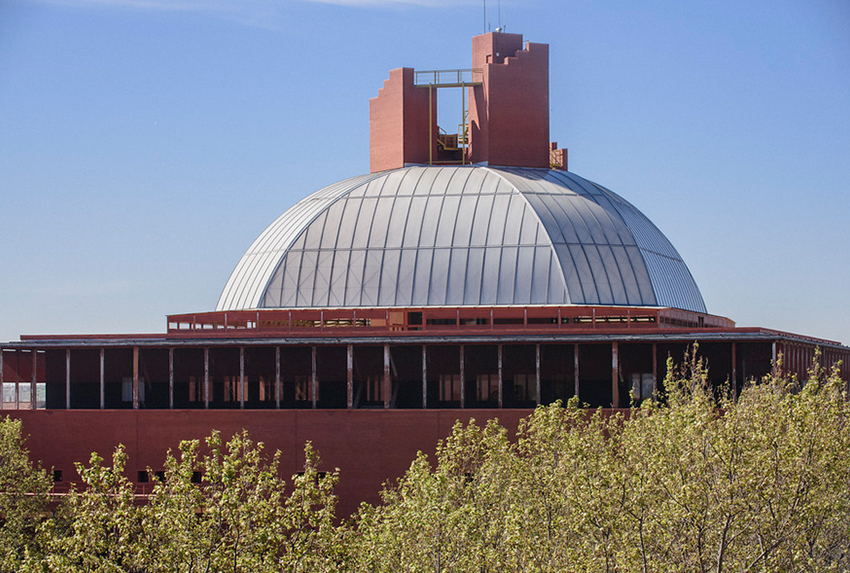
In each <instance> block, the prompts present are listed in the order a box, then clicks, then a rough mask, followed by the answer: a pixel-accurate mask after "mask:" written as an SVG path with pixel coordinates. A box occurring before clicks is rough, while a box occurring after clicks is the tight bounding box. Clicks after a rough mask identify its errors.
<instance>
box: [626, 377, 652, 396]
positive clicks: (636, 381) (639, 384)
mask: <svg viewBox="0 0 850 573" xmlns="http://www.w3.org/2000/svg"><path fill="white" fill-rule="evenodd" d="M654 391H655V376H653V375H652V374H651V373H650V374H640V373H634V374H632V390H631V394H632V399H633V400H635V401H636V402H642V401H643V400H652V399H653V393H654Z"/></svg>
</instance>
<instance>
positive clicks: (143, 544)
mask: <svg viewBox="0 0 850 573" xmlns="http://www.w3.org/2000/svg"><path fill="white" fill-rule="evenodd" d="M668 372H669V373H668V375H667V377H666V379H665V381H664V395H663V396H662V397H661V398H662V399H661V400H659V401H657V402H652V401H647V402H645V403H644V404H642V405H641V407H640V408H635V409H633V410H632V411H630V412H629V413H628V414H627V415H623V414H615V415H609V414H608V413H606V412H603V411H602V410H597V411H589V410H584V409H581V408H579V407H578V404H577V402H576V401H571V402H570V403H568V404H567V405H565V406H564V405H562V404H560V403H556V404H552V405H550V406H545V407H539V408H537V410H535V412H534V413H533V414H532V415H531V416H529V417H528V418H527V419H526V420H523V421H522V422H521V424H520V427H519V430H518V433H517V436H516V438H515V439H510V437H509V436H508V433H507V431H506V430H505V429H504V428H503V427H501V426H500V425H499V424H498V422H497V421H496V420H491V421H489V422H488V423H487V424H486V425H484V426H479V425H478V424H476V423H475V421H474V420H473V421H471V422H470V423H469V424H467V425H463V424H460V423H458V424H456V425H455V426H454V428H453V431H452V433H451V435H450V436H449V437H448V438H446V439H445V440H443V441H442V442H440V443H439V444H438V446H437V451H436V456H435V457H434V459H433V460H432V459H429V458H428V457H427V456H426V455H425V454H422V453H420V454H419V455H418V456H417V457H416V459H415V460H414V461H413V463H412V464H411V466H410V468H409V469H408V471H407V473H406V474H405V475H404V476H403V477H402V478H401V479H399V480H398V481H397V482H396V483H394V484H386V486H385V488H384V491H383V492H382V496H383V501H382V503H381V504H379V505H377V506H370V505H367V504H364V505H362V506H361V508H360V510H359V511H358V513H357V514H356V515H355V516H354V518H353V519H352V521H351V522H349V523H344V524H338V523H337V522H336V521H335V516H334V511H335V507H336V497H335V495H334V493H333V491H334V487H335V485H336V483H337V480H338V474H337V472H333V473H331V474H328V475H324V474H323V473H321V472H319V471H318V467H319V459H318V456H317V454H316V453H315V452H314V451H313V449H312V447H311V446H310V444H309V443H308V444H307V446H306V448H305V452H304V457H305V465H304V472H303V473H299V474H298V475H295V476H292V480H291V482H287V481H286V480H284V479H281V477H280V476H279V461H280V454H279V453H275V454H274V455H272V456H268V455H266V454H265V452H264V448H263V444H262V443H255V442H253V441H252V440H251V439H250V437H249V436H248V434H247V433H246V432H244V431H243V432H241V433H239V434H236V435H235V436H233V437H232V438H231V440H230V441H229V442H227V443H224V442H223V440H222V438H221V436H220V435H219V434H218V433H217V432H214V433H213V434H212V435H210V436H209V437H208V438H207V439H206V441H205V443H204V444H203V445H202V444H201V443H200V442H198V441H187V442H183V443H182V444H180V448H179V452H177V453H176V454H172V453H169V455H168V457H167V459H166V462H165V475H164V478H163V479H158V478H157V479H155V484H154V488H153V492H152V494H151V495H150V498H149V499H148V501H147V503H139V502H138V499H137V498H135V496H134V490H133V484H132V483H130V482H129V481H128V480H127V479H126V477H124V467H125V462H126V454H125V453H124V450H123V448H120V447H119V448H118V450H116V452H115V453H114V455H113V458H112V464H111V466H109V467H107V466H104V460H103V459H101V458H100V457H99V456H97V455H92V458H91V460H90V462H89V464H88V465H87V466H82V465H79V466H78V471H79V473H80V478H81V484H80V488H79V489H76V490H72V491H71V492H70V493H69V495H68V496H67V497H66V499H65V500H64V501H63V503H62V504H61V507H60V508H59V511H58V512H57V515H56V517H55V518H54V519H45V520H44V521H43V522H42V523H41V524H40V525H39V526H38V527H36V523H37V521H38V516H39V515H40V513H41V512H43V508H44V505H43V504H44V499H45V494H46V493H47V491H48V489H49V487H50V484H49V481H48V480H47V478H46V475H45V472H44V471H43V470H40V469H33V468H32V467H31V466H30V464H29V462H28V460H27V456H26V451H25V450H23V448H22V447H21V438H20V424H19V423H18V422H10V421H9V420H5V421H3V420H0V431H2V434H0V439H2V442H0V447H2V450H0V454H2V455H0V485H2V486H3V489H2V491H3V492H4V497H2V498H0V502H2V504H3V505H2V506H0V510H2V512H3V515H5V516H6V517H7V520H6V521H5V522H4V524H3V525H2V527H0V536H2V541H3V543H2V545H0V551H2V559H3V562H2V570H3V571H27V570H29V571H59V572H65V571H67V572H77V571H91V572H110V571H128V572H135V571H138V572H141V571H144V572H150V573H155V572H166V571H168V572H172V571H174V572H185V573H194V572H201V571H204V572H206V571H233V572H242V571H245V572H247V571H250V572H252V573H254V572H259V573H263V572H267V571H268V572H271V571H375V572H381V571H423V572H424V571H434V572H445V571H482V572H484V571H606V572H632V571H640V572H650V571H651V572H668V571H670V572H673V571H676V572H679V571H681V572H685V571H687V572H692V571H696V572H705V573H707V572H709V571H712V572H715V573H720V572H722V571H724V570H725V571H735V572H738V571H759V572H784V571H810V572H839V571H847V570H848V569H850V490H848V488H847V484H848V483H850V431H848V430H850V428H848V423H850V402H848V395H847V388H846V385H845V383H844V382H843V381H842V380H840V379H839V377H838V373H837V371H832V372H824V371H823V370H822V369H821V368H820V367H819V366H818V365H817V364H815V365H814V366H813V368H812V371H811V372H810V375H809V377H808V379H807V380H805V381H798V380H793V379H792V380H788V379H786V378H783V377H782V376H781V375H780V374H779V373H778V371H777V373H774V374H773V375H771V376H768V377H766V378H765V379H764V380H761V381H760V382H759V383H752V384H749V385H748V386H747V387H745V388H744V389H743V391H742V393H741V395H740V396H739V397H737V398H733V397H732V396H730V395H729V393H728V392H727V391H725V390H723V389H720V390H719V391H718V389H716V388H712V387H711V385H710V383H709V381H708V376H707V372H706V370H705V368H704V366H703V364H701V363H700V362H699V361H698V360H696V358H695V357H692V359H691V360H689V361H688V363H687V364H686V365H685V367H684V368H680V369H675V368H673V367H672V364H670V367H669V368H668ZM28 492H33V493H35V495H27V493H28Z"/></svg>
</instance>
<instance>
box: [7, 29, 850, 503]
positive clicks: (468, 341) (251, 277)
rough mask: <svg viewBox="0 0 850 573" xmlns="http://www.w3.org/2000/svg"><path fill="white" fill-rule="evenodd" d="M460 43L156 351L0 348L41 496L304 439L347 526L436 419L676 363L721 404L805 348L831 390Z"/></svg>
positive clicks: (486, 58)
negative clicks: (349, 168) (729, 392)
mask: <svg viewBox="0 0 850 573" xmlns="http://www.w3.org/2000/svg"><path fill="white" fill-rule="evenodd" d="M472 44H473V45H472V67H471V68H470V69H463V70H438V71H427V72H421V71H415V70H412V69H409V68H402V69H398V70H393V71H391V72H390V77H389V79H388V80H386V81H385V82H384V86H383V88H381V89H380V90H379V91H378V96H377V97H376V98H373V99H372V100H371V101H370V129H371V134H370V144H371V172H370V173H369V174H367V175H362V176H358V177H354V178H351V179H347V180H345V181H341V182H338V183H334V184H332V185H329V186H328V187H325V188H324V189H321V190H319V191H317V192H316V193H314V194H312V195H310V196H309V197H306V198H305V199H303V200H302V201H300V202H299V203H297V204H296V205H294V206H293V207H292V208H291V209H289V210H288V211H286V212H285V213H284V214H283V215H281V216H280V217H279V218H278V219H277V220H276V221H275V222H273V223H272V224H271V225H270V226H269V227H268V228H267V229H266V230H265V231H263V233H261V234H260V236H259V237H258V238H257V240H256V241H255V242H254V243H253V244H252V245H251V246H250V247H249V248H248V250H247V251H246V253H245V254H244V255H243V257H242V259H241V260H240V261H239V262H238V264H237V266H236V268H235V270H234V271H233V273H232V275H231V277H230V278H229V280H228V282H227V284H226V285H225V287H224V290H223V292H222V295H221V298H220V300H219V302H218V305H217V307H216V310H215V311H211V312H208V313H201V314H186V315H174V316H169V317H168V326H167V329H166V332H165V333H164V334H142V335H102V336H22V337H21V340H20V341H19V342H8V343H2V344H0V361H2V363H1V364H0V376H2V379H0V383H2V387H3V402H2V404H3V408H4V410H9V411H10V412H12V413H13V415H14V416H17V417H19V418H21V419H22V420H23V421H24V430H25V432H26V433H28V434H30V440H29V444H28V445H29V447H30V449H31V451H32V454H33V456H34V457H36V458H38V459H40V460H42V461H43V462H44V464H45V465H46V466H49V467H53V468H54V469H55V470H56V473H55V476H56V478H57V480H61V481H60V482H59V485H60V486H61V484H63V483H67V482H68V481H69V480H72V479H73V478H74V477H75V472H74V469H73V462H75V461H82V460H86V459H88V455H89V453H90V452H91V451H93V450H97V451H99V452H100V453H101V454H107V453H108V452H109V451H111V450H112V449H113V448H114V447H115V446H116V445H117V444H118V443H123V444H124V445H125V446H126V447H127V451H128V453H129V454H130V461H129V468H130V472H131V475H130V477H131V478H133V479H136V480H139V481H141V482H144V481H145V480H146V477H147V471H146V470H147V468H148V467H150V468H151V469H154V470H157V469H159V468H160V467H161V465H162V462H163V459H164V456H165V452H166V450H167V449H168V448H174V447H176V445H177V444H178V443H179V441H180V440H182V439H188V438H202V437H204V436H205V435H208V434H209V432H210V430H212V429H218V430H220V431H222V432H223V433H225V434H232V433H234V432H236V431H239V430H241V429H242V428H245V429H248V430H249V431H250V433H251V435H252V436H253V437H254V438H255V439H257V440H262V441H263V442H265V443H266V444H267V446H268V447H269V448H270V449H272V450H274V449H279V450H281V452H282V453H283V456H282V463H283V471H284V472H285V473H294V472H295V471H297V470H298V467H299V465H300V464H301V462H302V460H301V451H302V448H303V444H304V442H305V441H307V440H311V441H312V442H313V443H314V445H315V446H316V448H317V449H318V450H319V451H320V453H321V454H322V457H323V459H324V461H325V463H326V465H327V466H328V467H339V468H340V469H341V472H342V477H341V482H340V486H339V489H338V491H339V494H340V497H341V500H342V504H341V508H340V510H341V512H343V513H347V512H350V511H351V510H353V509H354V508H355V507H356V505H357V503H358V502H359V501H361V500H364V499H366V500H370V501H374V500H376V498H377V492H378V490H379V488H380V484H381V483H382V482H383V481H384V480H386V479H388V478H393V477H396V476H398V475H400V474H401V473H402V472H403V471H404V470H405V469H406V467H407V466H408V464H409V463H410V461H411V460H412V459H413V456H414V455H415V453H416V451H417V450H419V449H422V450H425V451H432V450H433V448H434V445H435V443H436V441H437V439H439V438H441V437H444V436H445V435H447V434H448V432H449V430H450V428H451V426H452V425H453V423H454V422H455V420H457V419H461V420H467V419H469V418H471V417H475V418H477V419H486V418H491V417H498V418H499V419H500V420H501V421H502V423H503V424H506V425H507V426H508V427H515V426H516V423H517V421H518V420H519V419H520V418H522V417H523V416H525V415H527V414H528V413H529V412H530V411H531V409H532V408H534V407H535V406H536V405H537V404H542V403H550V402H552V401H554V400H556V399H562V400H566V399H569V398H570V397H572V396H578V397H579V399H581V400H582V401H583V402H586V403H587V404H589V405H590V406H601V407H605V408H624V407H628V406H629V405H630V403H631V396H635V397H637V398H638V399H643V398H648V397H651V396H652V395H653V393H654V392H655V391H656V390H657V389H658V385H659V381H660V380H662V379H663V376H664V367H665V362H666V359H667V357H668V356H673V357H674V358H677V359H678V358H681V357H682V356H684V354H685V352H686V350H687V348H688V347H689V346H690V345H692V344H693V343H698V344H699V354H700V355H701V356H703V357H704V358H706V359H707V360H708V365H709V374H710V377H711V380H712V381H713V382H714V383H716V384H724V383H726V382H727V381H728V383H729V384H730V385H731V386H732V387H733V388H735V389H739V388H740V387H741V386H742V385H743V384H744V383H745V381H746V380H749V379H752V378H758V377H760V376H762V375H764V374H766V373H767V372H769V371H770V370H771V368H772V363H773V362H774V361H775V360H776V358H777V357H778V356H779V355H780V354H781V355H782V356H783V368H784V369H786V370H787V371H789V372H791V373H794V374H796V375H798V376H801V377H802V376H804V375H805V372H806V369H807V367H808V366H809V365H810V364H811V360H812V358H813V357H814V354H815V351H816V349H819V350H820V352H822V362H823V363H824V364H825V365H826V366H831V365H833V364H836V363H837V362H838V361H840V360H843V364H844V366H842V375H843V376H844V377H845V378H847V377H848V376H847V374H848V373H847V366H846V364H847V362H848V358H850V348H848V347H846V346H843V345H841V344H840V343H837V342H832V341H826V340H817V339H812V338H809V337H804V336H798V335H795V334H791V333H785V332H778V331H774V330H770V329H764V328H737V327H736V326H735V324H734V322H732V321H731V320H729V319H727V318H724V317H720V316H715V315H712V314H709V313H708V312H707V311H706V308H705V304H704V302H703V299H702V295H701V294H700V292H699V289H698V287H697V285H696V283H695V282H694V280H693V278H692V276H691V274H690V272H689V270H688V268H687V266H686V265H685V263H684V261H683V260H682V258H681V257H680V256H679V254H678V252H677V251H676V249H675V248H674V247H673V246H672V245H671V244H670V242H669V241H668V240H667V238H666V237H665V236H664V235H663V233H661V231H660V230H658V228H657V227H655V225H653V224H652V222H651V221H649V220H648V219H647V218H646V217H645V216H644V215H643V214H642V213H641V212H640V211H639V210H637V209H636V208H635V207H634V206H633V205H631V204H630V203H629V202H628V201H626V200H625V199H623V198H622V197H620V196H619V195H617V194H615V193H613V192H612V191H610V190H608V189H606V188H604V187H602V186H601V185H598V184H596V183H594V182H591V181H588V180H586V179H584V178H582V177H580V176H578V175H576V174H574V173H571V172H569V171H567V164H566V150H564V149H558V147H557V145H556V144H554V143H552V142H551V141H550V139H551V138H550V137H549V84H548V81H549V80H548V46H547V45H545V44H534V43H523V39H522V36H521V35H519V34H505V33H490V34H484V35H481V36H477V37H475V38H473V43H472ZM443 89H459V90H461V93H462V98H463V102H464V109H463V114H462V117H461V119H460V121H459V124H458V125H457V133H454V132H453V130H451V129H450V130H445V129H441V127H440V126H439V125H438V123H437V104H438V100H439V98H438V93H439V91H440V90H443ZM142 487H144V486H142Z"/></svg>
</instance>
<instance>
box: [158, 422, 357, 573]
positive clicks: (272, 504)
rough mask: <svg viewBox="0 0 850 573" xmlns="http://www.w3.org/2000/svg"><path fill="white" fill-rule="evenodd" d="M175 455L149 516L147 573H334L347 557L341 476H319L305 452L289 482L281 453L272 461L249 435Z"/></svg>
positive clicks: (191, 445) (188, 445) (184, 446)
mask: <svg viewBox="0 0 850 573" xmlns="http://www.w3.org/2000/svg"><path fill="white" fill-rule="evenodd" d="M205 442H206V446H207V450H208V453H206V454H204V455H203V457H201V456H199V454H198V449H199V442H198V441H185V442H183V443H181V444H180V457H179V459H178V458H176V457H174V456H172V455H171V454H170V453H169V455H168V457H167V459H166V462H165V477H164V479H163V480H157V483H156V485H155V487H154V491H153V494H152V497H151V500H150V503H149V504H148V505H147V506H146V507H145V508H144V509H143V512H144V519H143V522H144V529H145V532H146V542H145V544H144V548H143V551H144V554H145V557H144V559H145V563H146V570H147V571H151V572H155V571H163V572H166V571H168V572H186V573H191V572H195V571H233V572H238V571H246V572H248V571H250V572H252V573H254V572H265V571H281V570H287V571H305V570H331V569H332V564H334V563H337V562H338V561H339V560H340V559H341V557H340V555H341V554H340V552H339V544H338V541H337V530H336V528H335V525H334V519H335V516H334V510H335V507H336V497H335V495H334V493H333V489H334V486H335V484H336V482H337V479H338V476H337V472H333V473H332V474H331V475H324V474H321V473H320V472H319V471H318V466H319V463H320V461H319V458H318V455H317V454H316V453H315V452H314V451H313V449H312V446H311V445H310V444H307V445H306V447H305V460H306V461H305V466H304V471H303V472H302V473H301V474H298V475H295V476H293V478H292V482H293V485H292V491H291V493H290V494H289V495H288V496H287V495H286V492H285V490H286V481H285V480H283V479H281V478H280V477H279V469H278V467H279V460H280V452H276V453H275V454H274V455H273V456H271V458H267V457H266V456H264V452H263V450H264V447H263V444H262V443H261V442H260V443H255V442H253V441H252V440H251V438H250V437H249V436H248V433H247V432H245V431H243V432H241V433H238V434H236V435H234V436H233V437H232V438H231V439H230V441H228V442H227V443H226V444H225V443H223V442H222V439H221V436H220V434H219V433H218V432H213V433H212V434H211V435H210V436H209V437H208V438H206V440H205Z"/></svg>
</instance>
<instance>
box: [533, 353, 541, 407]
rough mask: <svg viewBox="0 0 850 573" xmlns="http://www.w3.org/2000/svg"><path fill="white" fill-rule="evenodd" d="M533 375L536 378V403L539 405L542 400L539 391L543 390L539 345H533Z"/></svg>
mask: <svg viewBox="0 0 850 573" xmlns="http://www.w3.org/2000/svg"><path fill="white" fill-rule="evenodd" d="M534 376H535V378H536V380H535V382H534V383H535V384H536V385H537V387H536V389H535V392H537V405H538V406H539V405H540V404H541V403H542V402H543V396H541V393H542V391H543V384H542V383H541V381H540V345H539V344H535V345H534Z"/></svg>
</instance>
